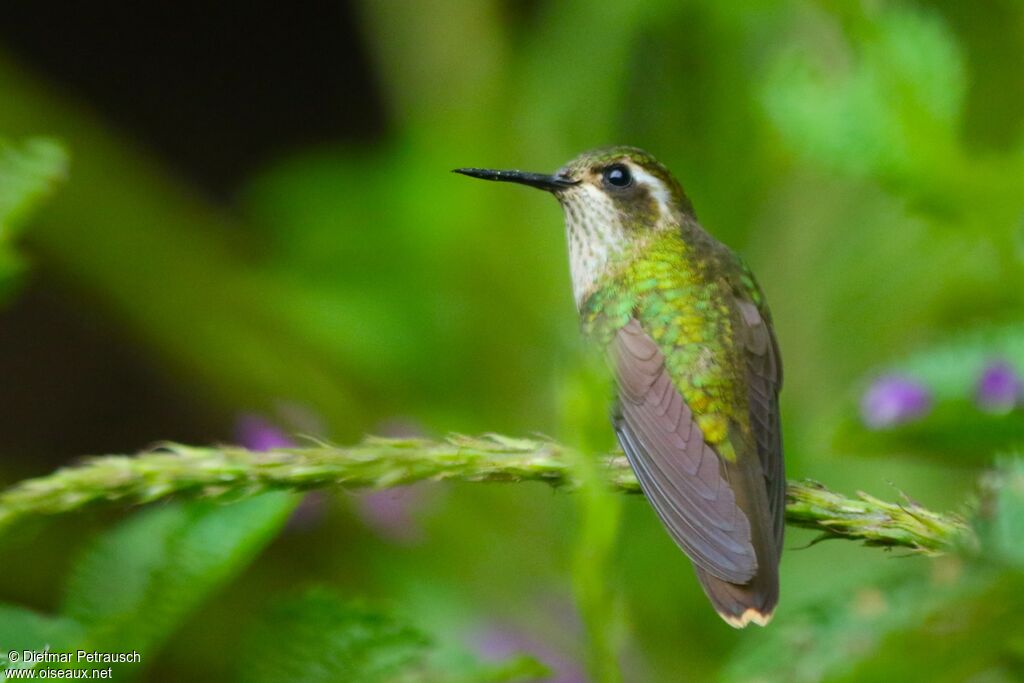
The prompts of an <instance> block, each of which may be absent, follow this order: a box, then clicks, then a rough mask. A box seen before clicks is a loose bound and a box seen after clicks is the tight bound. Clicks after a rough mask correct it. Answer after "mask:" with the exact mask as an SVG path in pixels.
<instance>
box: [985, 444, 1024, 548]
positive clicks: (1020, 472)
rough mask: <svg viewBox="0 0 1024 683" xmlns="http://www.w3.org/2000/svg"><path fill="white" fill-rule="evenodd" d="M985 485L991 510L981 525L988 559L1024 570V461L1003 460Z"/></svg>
mask: <svg viewBox="0 0 1024 683" xmlns="http://www.w3.org/2000/svg"><path fill="white" fill-rule="evenodd" d="M982 483H983V485H984V487H985V488H986V489H987V490H986V497H987V499H988V500H989V501H990V506H991V508H990V509H988V506H984V507H983V509H982V510H981V515H980V517H979V520H978V523H977V525H978V526H979V527H980V532H981V538H982V542H983V543H984V548H985V556H986V557H988V558H990V559H993V560H994V559H1000V560H1002V561H1004V562H1007V563H1008V564H1010V565H1013V566H1015V567H1017V568H1020V567H1024V543H1022V542H1021V541H1022V539H1024V460H1022V459H1021V458H1019V457H1013V458H1002V459H1001V460H1000V462H999V465H998V467H996V469H995V470H994V471H992V472H989V473H986V476H985V477H984V478H983V480H982Z"/></svg>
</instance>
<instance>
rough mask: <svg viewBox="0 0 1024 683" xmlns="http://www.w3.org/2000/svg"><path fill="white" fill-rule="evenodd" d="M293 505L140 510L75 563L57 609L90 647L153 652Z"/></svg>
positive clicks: (269, 497) (283, 499)
mask: <svg viewBox="0 0 1024 683" xmlns="http://www.w3.org/2000/svg"><path fill="white" fill-rule="evenodd" d="M297 500H298V498H297V497H296V496H295V495H294V494H291V493H284V492H272V493H266V494H263V495H260V496H257V497H255V498H251V499H248V500H244V501H241V502H238V503H233V504H230V505H222V504H221V505H218V504H215V503H210V502H198V503H190V504H172V505H167V506H163V507H157V508H153V509H150V510H146V511H144V512H142V513H141V514H138V515H136V516H134V517H132V518H130V519H128V520H127V521H126V522H124V523H123V524H121V525H120V526H119V527H117V528H116V529H114V530H112V531H110V532H108V533H106V534H105V535H103V536H101V537H100V538H99V539H98V540H97V541H96V542H95V543H94V544H93V546H92V547H91V548H90V549H89V550H88V551H87V552H86V553H85V555H84V556H83V557H82V558H81V560H79V562H78V563H77V565H76V566H75V567H74V569H73V570H72V573H71V577H70V579H69V581H68V584H67V591H66V598H65V601H64V609H63V611H64V613H65V614H67V615H68V616H70V617H73V618H74V619H76V620H78V621H79V622H81V623H82V624H83V625H84V626H85V627H86V636H85V638H84V641H83V643H84V645H87V646H88V647H91V648H94V649H100V650H102V649H103V648H113V649H115V650H117V651H123V650H133V649H134V650H139V651H140V652H152V651H154V650H155V649H156V648H157V647H158V646H159V645H160V643H161V642H162V641H163V640H164V639H165V638H166V637H167V636H168V635H169V634H170V633H172V632H173V630H174V629H175V627H177V626H178V625H179V624H180V623H181V621H182V620H183V619H184V618H185V617H186V616H187V615H188V614H189V613H190V612H191V611H192V610H193V609H195V608H196V607H197V606H198V605H199V604H201V603H202V601H203V600H204V599H206V598H207V597H208V596H209V595H210V594H211V593H213V592H214V591H215V590H216V589H217V588H219V587H220V586H222V585H223V584H225V583H226V582H227V581H229V580H230V579H231V578H232V577H234V576H235V575H236V574H238V572H240V571H241V570H242V569H243V568H244V567H245V566H246V564H248V563H249V562H250V561H251V560H252V559H253V557H255V555H256V554H257V553H258V552H259V551H260V549H262V548H263V546H264V545H266V543H267V542H269V541H270V539H271V538H272V537H273V536H274V534H275V533H276V532H277V530H278V529H280V527H281V525H282V524H283V523H284V522H285V520H286V519H287V517H288V514H289V513H290V512H291V510H292V509H293V508H294V506H295V504H296V501H297ZM84 645H83V646H84Z"/></svg>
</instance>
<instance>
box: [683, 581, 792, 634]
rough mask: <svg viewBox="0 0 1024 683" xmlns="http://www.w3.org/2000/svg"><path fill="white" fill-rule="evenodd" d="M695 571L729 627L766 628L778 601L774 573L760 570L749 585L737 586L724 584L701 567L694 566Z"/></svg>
mask: <svg viewBox="0 0 1024 683" xmlns="http://www.w3.org/2000/svg"><path fill="white" fill-rule="evenodd" d="M694 569H696V571H697V579H698V580H699V581H700V585H701V586H702V587H703V588H704V593H706V594H707V596H708V599H709V600H710V601H711V604H712V606H713V607H714V608H715V611H716V612H718V614H719V616H721V617H722V619H724V620H725V621H726V623H728V624H729V625H730V626H732V627H734V628H744V627H745V626H747V625H748V624H751V623H754V624H757V625H758V626H767V625H768V622H769V621H771V619H772V614H773V613H774V612H775V605H776V604H778V602H779V580H778V572H777V570H775V571H769V572H765V571H763V569H762V570H761V571H759V572H758V574H757V576H755V577H754V579H753V580H752V581H751V582H750V583H746V584H742V585H740V584H735V583H729V582H728V581H723V580H722V579H719V578H718V577H716V576H714V575H712V574H709V573H708V572H706V571H704V570H703V569H701V568H700V567H697V566H694ZM773 569H774V567H773Z"/></svg>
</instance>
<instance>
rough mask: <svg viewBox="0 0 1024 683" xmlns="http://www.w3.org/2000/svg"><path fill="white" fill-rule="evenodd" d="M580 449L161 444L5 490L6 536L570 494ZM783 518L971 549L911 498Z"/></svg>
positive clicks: (842, 533) (804, 506) (493, 441)
mask: <svg viewBox="0 0 1024 683" xmlns="http://www.w3.org/2000/svg"><path fill="white" fill-rule="evenodd" d="M572 455H573V454H572V453H571V452H570V451H569V449H567V448H566V447H564V446H561V445H559V444H556V443H554V442H551V441H547V440H542V439H514V438H509V437H504V436H498V435H489V436H484V437H468V436H460V435H453V436H449V437H448V438H445V439H442V440H437V441H432V440H426V439H384V438H379V437H368V438H366V439H365V440H364V441H363V442H362V443H359V444H357V445H355V446H349V447H337V446H329V445H316V446H312V447H306V448H281V449H276V450H273V451H269V452H264V453H259V452H253V451H248V450H246V449H244V448H239V447H235V446H223V447H216V448H196V447H191V446H182V445H179V444H166V445H163V446H161V447H160V448H159V449H157V450H153V451H147V452H144V453H140V454H138V455H135V456H118V455H113V456H103V457H95V458H90V459H87V460H85V461H84V462H82V463H81V464H78V465H75V466H72V467H66V468H63V469H60V470H57V471H56V472H54V473H52V474H49V475H46V476H43V477H39V478H36V479H28V480H25V481H23V482H20V483H18V484H15V485H13V486H11V487H10V488H8V489H6V490H5V491H3V492H0V529H3V528H6V527H8V526H9V525H11V524H12V523H14V522H16V521H18V520H19V519H22V518H25V517H31V516H36V515H52V514H58V513H66V512H72V511H75V510H79V509H81V508H83V507H86V506H88V505H91V504H95V503H103V502H106V503H129V504H139V503H149V502H152V501H155V500H159V499H161V498H166V497H168V496H172V495H175V496H192V497H203V498H221V499H228V500H234V499H238V498H243V497H246V496H250V495H254V494H256V493H260V492H263V491H267V490H271V489H289V490H307V489H314V488H324V487H331V486H338V487H341V488H345V489H383V488H390V487H394V486H402V485H405V484H411V483H414V482H418V481H426V480H430V481H462V482H530V481H532V482H543V483H546V484H549V485H550V486H553V487H557V488H563V489H569V490H572V489H575V488H578V487H579V486H580V482H579V481H578V480H577V478H576V474H575V472H574V470H573V468H572V466H571V464H570V463H571V462H572V458H571V456H572ZM601 471H602V473H603V475H604V477H605V479H606V480H607V482H608V483H609V485H610V486H611V487H612V488H613V489H615V490H618V491H620V492H624V493H639V492H640V487H639V485H638V484H637V481H636V478H635V477H634V476H633V472H632V471H631V470H630V468H629V464H628V463H627V462H626V460H625V458H624V457H622V456H621V455H610V456H607V457H606V458H605V459H604V462H603V463H602V467H601ZM786 521H787V522H788V523H789V524H790V525H793V526H799V527H804V528H808V529H814V530H816V531H819V532H820V533H821V535H822V537H823V538H848V539H856V540H861V541H864V542H865V543H866V544H868V545H874V546H884V547H898V548H904V549H909V550H911V551H915V552H920V553H925V554H934V553H939V552H942V551H945V550H949V549H952V548H953V547H956V546H961V545H964V544H973V538H974V536H973V532H972V530H971V528H970V527H969V525H968V524H967V523H966V521H965V520H964V519H963V518H962V517H960V516H958V515H954V514H940V513H936V512H932V511H930V510H926V509H924V508H922V507H921V506H919V505H917V504H916V503H914V502H913V501H911V500H909V499H906V498H905V499H904V500H903V501H902V502H900V503H889V502H885V501H882V500H879V499H877V498H874V497H872V496H869V495H867V494H864V493H858V494H857V496H856V497H855V498H848V497H845V496H841V495H839V494H837V493H834V492H832V491H830V490H828V489H827V488H825V487H824V486H822V485H821V484H818V483H816V482H812V481H802V482H789V487H788V502H787V507H786Z"/></svg>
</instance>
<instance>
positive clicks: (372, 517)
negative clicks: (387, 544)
mask: <svg viewBox="0 0 1024 683" xmlns="http://www.w3.org/2000/svg"><path fill="white" fill-rule="evenodd" d="M433 488H434V487H432V486H431V485H430V484H426V483H420V484H412V485H410V486H401V487H397V488H391V489H384V490H382V491H372V492H370V493H364V494H362V495H360V496H359V497H358V498H356V512H357V513H358V515H359V517H360V519H362V520H363V522H364V523H365V524H366V526H368V527H370V528H371V529H373V530H374V531H375V532H376V533H377V535H378V536H380V537H382V538H385V539H387V540H389V541H393V542H396V543H403V544H413V543H416V542H418V541H422V540H423V536H424V531H423V526H422V525H421V524H420V520H419V519H418V517H419V516H420V513H422V512H423V510H424V508H425V507H426V505H427V503H428V500H429V499H430V498H431V497H432V494H434V493H435V491H433V490H432V489H433Z"/></svg>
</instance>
